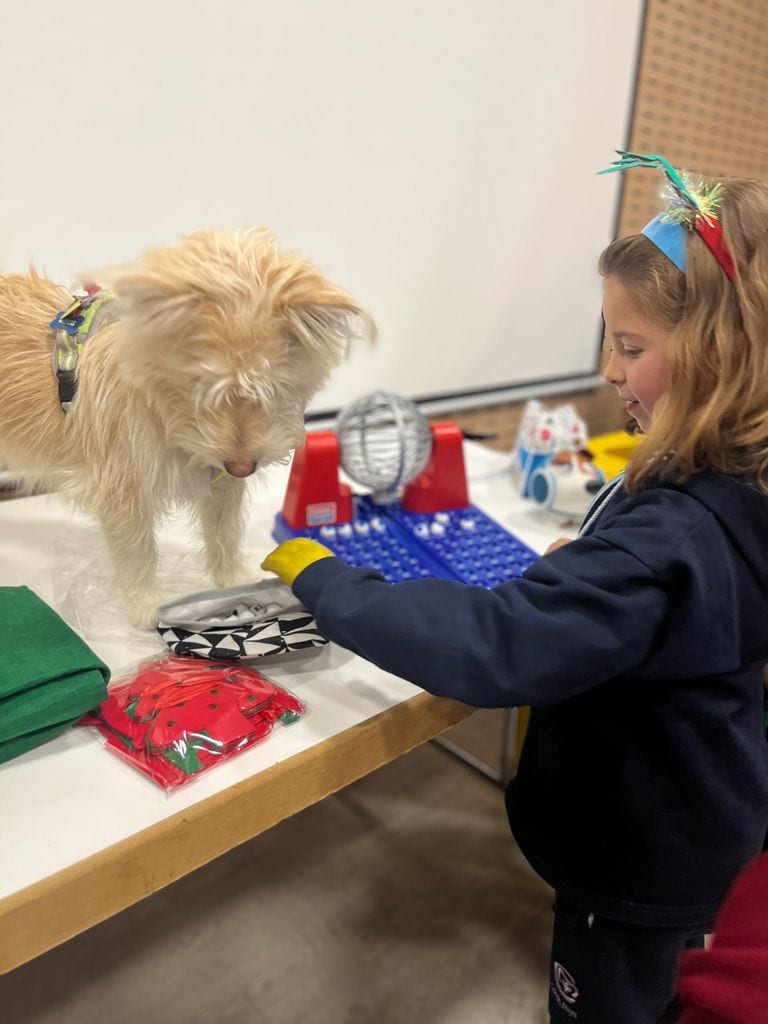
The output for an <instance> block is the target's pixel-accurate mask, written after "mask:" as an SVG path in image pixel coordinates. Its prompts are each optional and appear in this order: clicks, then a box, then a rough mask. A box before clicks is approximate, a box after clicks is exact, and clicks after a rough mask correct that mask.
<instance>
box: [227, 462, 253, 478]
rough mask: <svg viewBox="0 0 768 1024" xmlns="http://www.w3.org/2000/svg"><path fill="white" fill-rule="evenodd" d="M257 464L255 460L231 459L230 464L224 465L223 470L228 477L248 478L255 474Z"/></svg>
mask: <svg viewBox="0 0 768 1024" xmlns="http://www.w3.org/2000/svg"><path fill="white" fill-rule="evenodd" d="M257 465H258V463H257V462H256V460H255V459H233V460H232V461H231V462H225V463H224V469H226V471H227V472H228V473H229V475H230V476H240V477H243V476H250V475H251V474H252V473H255V472H256V466H257Z"/></svg>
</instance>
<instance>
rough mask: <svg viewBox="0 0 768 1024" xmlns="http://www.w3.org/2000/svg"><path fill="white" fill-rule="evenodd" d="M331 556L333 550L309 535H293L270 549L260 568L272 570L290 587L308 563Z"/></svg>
mask: <svg viewBox="0 0 768 1024" xmlns="http://www.w3.org/2000/svg"><path fill="white" fill-rule="evenodd" d="M333 557H334V555H333V552H332V551H329V550H328V548H327V547H325V545H324V544H318V542H317V541H316V540H311V538H309V537H294V539H293V540H286V541H283V543H282V544H281V545H280V546H279V547H276V548H275V550H274V551H270V553H269V554H268V555H267V557H266V558H265V559H264V561H263V562H262V563H261V568H262V569H266V570H267V572H273V573H274V574H275V576H277V577H278V578H279V579H281V580H282V581H283V583H287V584H288V586H289V587H290V586H292V584H293V581H294V580H295V579H296V577H297V576H298V575H299V573H300V572H303V571H304V570H305V569H306V568H307V566H308V565H312V563H313V562H318V561H319V560H320V559H321V558H333Z"/></svg>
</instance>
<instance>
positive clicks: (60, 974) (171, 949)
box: [0, 717, 551, 1024]
mask: <svg viewBox="0 0 768 1024" xmlns="http://www.w3.org/2000/svg"><path fill="white" fill-rule="evenodd" d="M492 725H493V722H492V721H491V722H490V724H489V720H488V719H483V718H482V717H479V718H477V717H476V718H475V719H473V720H472V721H471V722H470V723H469V725H467V726H462V727H459V730H460V735H459V738H460V739H464V737H466V736H469V737H470V741H473V742H469V743H468V745H470V746H474V747H475V749H476V750H477V747H478V736H479V739H480V746H481V747H482V745H483V743H485V746H486V747H487V748H488V756H489V758H491V757H492V756H493V755H494V754H495V753H496V751H497V745H496V735H495V733H494V732H493V729H490V726H492ZM473 730H474V732H473ZM550 907H551V893H550V891H549V890H548V888H547V887H546V886H545V885H544V884H543V883H542V882H541V881H540V880H539V879H537V878H536V877H535V876H534V875H533V873H532V872H531V870H530V869H529V868H528V867H527V865H526V864H525V862H524V861H523V859H522V856H521V855H520V853H519V851H518V850H517V848H516V846H515V844H514V842H513V840H512V838H511V836H510V834H509V831H508V829H507V825H506V821H505V817H504V809H503V802H502V794H501V790H500V789H498V788H497V787H496V786H494V785H493V784H491V783H490V782H488V781H486V780H485V779H484V778H482V777H481V776H480V775H478V774H477V773H475V772H474V771H472V770H471V769H469V768H468V767H466V766H465V765H463V764H461V763H460V762H458V761H456V760H455V759H453V758H452V757H451V756H450V755H448V754H446V753H445V752H444V751H443V750H441V749H440V748H438V747H436V746H435V745H433V744H427V745H426V746H424V747H421V748H420V749H418V750H415V751H413V752H412V753H410V754H408V755H406V756H404V757H402V758H400V759H399V760H398V761H397V762H395V763H393V764H391V765H388V766H386V767H385V768H382V769H380V770H379V771H378V772H375V773H374V774H373V775H370V776H368V777H367V778H365V779H362V780H360V781H359V782H358V783H355V784H354V785H352V786H350V787H348V788H347V789H346V790H345V791H343V792H342V793H339V794H337V795H335V796H333V797H329V798H328V799H327V800H325V801H323V802H322V803H321V804H318V805H316V806H315V807H312V808H309V809H308V810H307V811H304V812H303V813H301V814H298V815H296V816H295V817H294V818H291V819H289V820H288V821H286V822H283V823H282V824H281V825H280V826H278V827H277V828H274V829H272V830H271V831H270V832H268V833H265V834H264V835H262V836H259V837H257V838H256V839H254V840H253V841H252V842H250V843H247V844H245V845H244V846H242V847H240V848H238V849H237V850H234V851H232V852H231V853H230V854H228V855H227V856H225V857H222V858H220V859H219V860H218V861H215V862H214V863H212V864H209V865H208V866H207V867H204V868H202V869H200V870H199V871H197V872H195V873H194V874H193V875H190V876H188V877H187V878H184V879H182V880H181V881H179V882H177V883H176V884H174V885H172V886H170V887H169V888H167V889H165V890H163V891H162V892H160V893H157V894H156V895H155V896H153V897H152V898H150V899H148V900H145V901H144V902H142V903H140V904H138V905H136V906H134V907H132V908H130V909H128V910H127V911H125V912H124V913H122V914H120V915H118V916H117V917H115V918H113V919H112V920H110V921H107V922H105V923H104V924H102V925H100V926H98V927H97V928H94V929H92V930H91V931H90V932H88V933H86V934H84V935H81V936H79V937H77V938H75V939H73V940H72V941H71V942H68V943H66V944H65V945H64V946H61V947H59V948H58V949H55V950H52V951H51V952H49V953H47V954H45V955H44V956H42V957H40V958H38V959H37V960H35V961H33V962H32V963H30V964H26V965H25V966H23V967H20V968H18V969H17V970H16V971H14V972H12V973H11V974H10V975H6V976H4V977H1V978H0V1019H2V1021H3V1022H4V1024H33V1022H34V1024H96V1022H99V1024H102V1022H105V1021H106V1022H109V1024H141V1022H142V1021H145V1020H152V1021H161V1022H162V1024H252V1022H258V1024H262V1022H263V1024H308V1022H312V1024H415V1022H417V1021H418V1022H419V1024H502V1022H503V1024H541V1022H542V1021H545V1020H546V1019H547V1018H546V1014H545V1011H544V1005H545V990H546V972H547V950H548V943H549V938H550V927H551V920H550V917H551V914H550Z"/></svg>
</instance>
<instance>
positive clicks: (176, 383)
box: [0, 228, 374, 627]
mask: <svg viewBox="0 0 768 1024" xmlns="http://www.w3.org/2000/svg"><path fill="white" fill-rule="evenodd" d="M94 279H95V280H98V281H99V284H101V285H102V286H108V287H109V288H110V289H111V290H112V291H113V292H114V294H115V296H116V298H115V300H114V301H113V302H111V303H110V304H109V305H108V306H105V307H104V308H103V314H102V313H100V314H99V315H98V320H97V322H96V325H95V328H94V331H93V333H92V334H91V336H90V337H89V339H88V341H87V343H86V345H85V347H84V349H83V352H82V356H81V358H80V362H79V365H78V391H77V395H76V397H75V400H74V402H73V404H72V406H71V407H70V409H69V411H68V412H67V413H66V414H65V413H64V412H63V410H62V408H61V406H60V404H59V401H58V393H57V385H56V380H55V377H54V374H53V371H52V366H51V350H52V344H53V340H54V336H53V332H52V330H51V328H50V327H49V324H50V321H51V320H52V319H53V317H54V316H55V314H56V313H57V312H58V311H60V310H61V309H63V308H64V307H66V306H67V305H68V302H69V296H68V293H67V292H65V291H64V290H63V289H62V288H61V287H59V286H58V285H56V284H54V283H53V282H52V281H49V280H47V279H46V278H44V277H40V276H38V275H37V274H35V273H31V274H30V275H28V276H26V275H25V276H22V275H9V276H6V277H0V464H4V465H5V466H7V467H9V468H11V469H16V468H18V469H21V470H24V471H27V472H31V473H32V474H33V475H34V476H35V477H36V478H37V479H39V480H44V481H46V482H47V483H49V484H50V485H52V486H55V487H57V488H58V489H60V490H61V491H62V492H63V493H65V494H66V495H67V496H69V497H70V498H72V499H73V500H74V501H75V502H76V503H77V504H79V505H80V506H82V507H83V508H85V509H87V510H88V511H90V512H93V513H95V514H96V515H97V516H98V518H99V520H100V521H101V524H102V527H103V529H104V532H105V535H106V538H107V541H108V543H109V546H110V549H111V552H112V555H113V560H114V564H115V571H116V581H117V584H118V586H119V587H120V589H121V590H122V593H123V595H124V597H125V600H126V602H127V604H128V610H129V614H130V616H131V618H132V620H133V621H134V622H135V623H136V624H137V625H142V626H145V627H149V626H152V625H154V623H155V609H156V607H157V605H158V604H159V603H161V595H160V594H159V592H158V583H157V545H156V540H155V522H156V519H157V517H158V515H161V514H162V513H163V512H165V511H167V510H168V509H169V508H170V507H171V506H174V505H177V504H180V503H181V504H190V505H192V506H193V509H194V511H195V513H196V516H197V519H198V521H199V526H200V529H201V532H202V537H203V541H204V546H205V554H206V561H207V568H208V571H209V574H210V576H211V578H212V580H213V581H214V583H215V584H216V585H217V586H226V585H229V584H231V583H234V582H237V581H238V580H239V579H240V578H241V574H242V566H241V561H240V554H239V550H240V540H241V532H242V525H243V518H242V498H243V491H244V487H245V481H244V479H243V478H244V477H245V476H248V475H250V473H251V472H253V470H254V469H256V468H259V467H264V466H267V465H269V464H270V463H274V462H276V461H280V460H284V459H285V458H286V457H287V456H288V454H289V453H290V451H291V449H293V448H294V447H296V446H297V445H300V444H301V443H302V441H303V438H304V411H305V408H306V405H307V403H308V401H309V400H310V398H311V397H312V395H313V394H314V393H315V392H316V391H317V390H318V389H319V388H320V387H321V386H322V385H323V383H324V382H325V381H326V379H327V377H328V374H329V373H330V371H331V370H332V368H333V367H334V366H336V365H337V364H338V363H339V362H340V361H341V360H342V359H343V358H344V355H345V354H346V350H347V346H348V344H349V341H350V339H351V338H352V337H353V336H354V335H355V334H360V333H362V334H367V335H368V336H370V337H372V336H373V333H374V328H373V324H372V322H371V320H370V318H369V317H368V315H367V313H366V312H365V310H364V309H363V308H362V307H361V306H360V305H359V304H358V303H357V302H356V301H355V300H354V299H352V298H351V297H350V296H349V295H347V294H345V293H344V292H342V291H340V290H339V289H338V288H336V287H335V286H334V285H332V284H330V283H329V282H328V281H327V280H325V279H324V278H323V277H322V276H321V275H320V273H319V272H318V271H317V269H316V268H315V267H313V266H312V264H311V263H310V262H309V261H308V260H306V259H304V258H303V257H301V256H299V255H297V254H295V253H286V252H283V251H281V250H280V249H279V248H278V246H277V243H276V241H275V239H274V238H273V237H272V236H271V235H270V234H269V232H267V231H266V230H265V229H260V228H248V229H245V228H243V229H240V230H238V231H235V232H232V233H229V232H217V231H205V232H199V233H197V234H193V235H190V236H188V237H186V238H184V239H182V240H181V242H180V244H179V245H177V246H174V247H168V248H158V249H153V250H150V251H149V252H147V253H146V254H145V255H144V257H143V258H142V259H140V260H138V261H137V262H136V263H132V264H127V265H122V266H120V267H117V268H113V269H112V270H111V271H107V272H106V273H103V274H102V275H101V276H96V277H95V278H94ZM217 471H218V472H217ZM222 471H225V472H222ZM217 476H218V477H219V479H218V480H217V479H216V477H217Z"/></svg>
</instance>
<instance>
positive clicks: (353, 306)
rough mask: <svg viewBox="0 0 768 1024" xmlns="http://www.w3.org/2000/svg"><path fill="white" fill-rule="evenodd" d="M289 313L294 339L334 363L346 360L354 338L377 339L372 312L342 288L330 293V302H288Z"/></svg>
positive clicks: (286, 310)
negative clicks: (292, 303) (289, 303)
mask: <svg viewBox="0 0 768 1024" xmlns="http://www.w3.org/2000/svg"><path fill="white" fill-rule="evenodd" d="M285 315H286V318H287V321H288V331H289V334H290V336H291V339H292V340H293V341H294V342H295V343H296V344H297V345H299V346H300V347H302V348H304V349H306V350H307V351H308V352H311V353H312V354H313V356H315V357H317V356H320V357H321V358H323V359H324V360H325V361H326V362H328V363H329V364H330V365H332V366H336V365H338V364H339V363H340V362H342V360H343V359H344V358H345V357H346V355H347V353H348V351H349V346H350V344H351V343H352V342H353V341H354V340H356V339H358V338H363V339H365V340H367V341H369V342H374V341H375V340H376V325H375V324H374V322H373V319H372V317H371V315H370V314H369V313H368V311H367V310H366V309H365V308H364V307H363V306H361V305H360V304H359V303H357V302H355V300H354V299H352V298H351V297H350V296H348V295H345V294H344V292H341V291H339V292H334V293H333V294H332V295H329V296H328V301H327V302H326V301H323V300H321V301H314V302H310V303H307V304H295V305H288V306H286V307H285Z"/></svg>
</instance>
